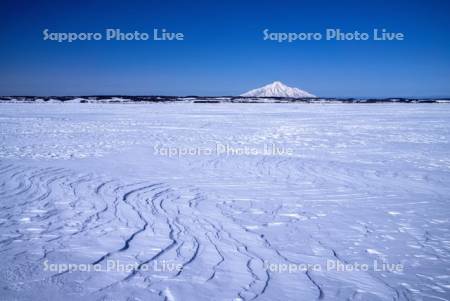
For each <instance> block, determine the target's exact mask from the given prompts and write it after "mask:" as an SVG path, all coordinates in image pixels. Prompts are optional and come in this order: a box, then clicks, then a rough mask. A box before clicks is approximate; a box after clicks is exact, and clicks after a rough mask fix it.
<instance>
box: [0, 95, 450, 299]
mask: <svg viewBox="0 0 450 301" xmlns="http://www.w3.org/2000/svg"><path fill="white" fill-rule="evenodd" d="M0 265H1V268H0V300H37V298H38V299H39V300H167V301H174V300H280V301H281V300H317V299H320V300H450V106H449V105H447V104H225V103H224V104H193V103H176V104H170V103H166V104H70V103H66V104H11V103H10V104H8V103H3V104H0Z"/></svg>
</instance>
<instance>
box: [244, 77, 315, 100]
mask: <svg viewBox="0 0 450 301" xmlns="http://www.w3.org/2000/svg"><path fill="white" fill-rule="evenodd" d="M241 96H245V97H293V98H302V97H316V96H315V95H313V94H311V93H308V92H306V91H303V90H300V89H298V88H291V87H288V86H286V85H285V84H283V83H282V82H280V81H274V82H273V83H271V84H268V85H265V86H264V87H261V88H257V89H254V90H250V91H248V92H246V93H244V94H241Z"/></svg>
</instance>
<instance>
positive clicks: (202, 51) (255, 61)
mask: <svg viewBox="0 0 450 301" xmlns="http://www.w3.org/2000/svg"><path fill="white" fill-rule="evenodd" d="M190 2H192V3H190ZM0 11H1V12H2V15H1V18H0V34H1V39H2V42H1V47H0V66H1V68H0V94H1V95H87V94H132V95H143V94H147V95H151V94H159V95H235V94H240V93H242V92H245V91H247V90H249V89H252V88H256V87H259V86H261V85H264V84H267V83H269V82H272V81H274V80H280V81H283V82H284V83H286V84H288V85H290V86H296V87H299V88H301V89H304V90H307V91H309V92H311V93H313V94H316V95H319V96H336V97H347V96H354V97H358V96H359V97H368V96H371V97H388V96H417V97H423V96H431V97H433V96H450V18H449V17H450V1H441V0H432V1H425V0H423V1H414V0H409V1H379V0H378V1H376V0H375V1H345V0H344V1H320V0H319V1H312V0H311V1H128V2H125V1H120V2H119V1H117V3H115V2H114V1H21V0H18V1H10V0H6V1H5V0H2V1H1V3H0ZM45 28H48V29H49V30H50V31H51V32H102V33H103V32H104V30H105V28H120V29H121V30H122V31H134V30H138V31H141V32H152V30H153V28H166V29H167V30H169V31H175V32H183V33H184V34H185V40H184V41H178V42H157V41H127V42H124V41H90V42H80V41H78V42H73V43H57V42H52V41H44V40H43V34H42V31H43V30H44V29H45ZM266 28H267V29H269V30H270V31H271V32H324V31H325V29H326V28H341V29H342V30H343V31H350V32H351V31H354V30H358V31H367V32H372V29H373V28H386V29H388V30H390V31H395V32H403V33H404V34H405V36H406V39H405V40H404V41H389V42H387V41H384V42H380V41H345V42H342V41H341V42H337V41H301V42H294V43H281V44H279V43H276V42H273V41H264V40H263V34H262V31H263V30H264V29H266Z"/></svg>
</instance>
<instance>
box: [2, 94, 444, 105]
mask: <svg viewBox="0 0 450 301" xmlns="http://www.w3.org/2000/svg"><path fill="white" fill-rule="evenodd" d="M176 102H179V103H322V104H326V103H363V104H364V103H450V97H447V98H446V97H440V98H409V97H393V98H334V97H315V98H306V97H305V98H290V97H243V96H130V95H97V96H0V103H111V104H114V103H176Z"/></svg>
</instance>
